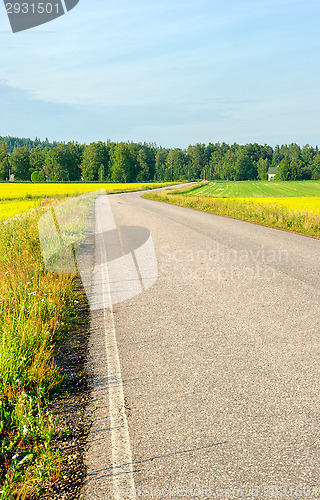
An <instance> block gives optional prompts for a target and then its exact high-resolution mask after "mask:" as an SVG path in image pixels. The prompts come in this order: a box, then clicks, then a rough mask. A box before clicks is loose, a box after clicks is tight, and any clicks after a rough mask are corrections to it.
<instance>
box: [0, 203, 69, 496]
mask: <svg viewBox="0 0 320 500" xmlns="http://www.w3.org/2000/svg"><path fill="white" fill-rule="evenodd" d="M43 210H44V209H43V208H38V209H36V210H35V211H33V212H31V213H28V214H25V215H24V216H21V217H18V218H14V219H12V220H10V221H8V223H6V224H3V223H2V224H0V317H1V324H0V439H1V443H2V444H1V449H0V490H1V495H0V498H1V499H3V500H6V499H15V498H19V499H20V498H21V499H23V498H30V497H31V496H32V497H35V496H37V495H38V493H39V491H40V489H41V486H42V485H43V484H44V483H48V482H52V481H54V480H55V479H56V478H57V477H59V474H60V469H61V458H60V457H59V455H58V454H57V453H56V452H54V451H53V450H52V447H51V440H52V438H53V436H54V434H55V422H54V420H53V418H52V416H50V414H48V413H46V412H45V407H46V405H47V403H48V401H49V398H50V396H51V395H52V394H53V393H54V392H55V391H56V390H57V389H58V388H59V384H60V382H61V375H60V373H59V370H58V369H57V367H56V365H55V362H54V354H53V353H54V346H55V343H56V342H57V341H58V340H59V339H60V338H61V336H62V335H63V332H64V331H67V329H68V327H69V325H71V322H72V321H73V320H74V318H75V314H76V312H75V304H74V299H75V291H74V290H75V287H74V281H73V276H72V275H66V274H53V273H50V272H49V271H47V270H46V268H45V266H44V264H43V260H42V255H41V248H40V243H39V238H38V226H37V221H38V219H39V217H40V216H41V215H43ZM70 328H71V326H70Z"/></svg>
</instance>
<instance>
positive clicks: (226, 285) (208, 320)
mask: <svg viewBox="0 0 320 500" xmlns="http://www.w3.org/2000/svg"><path fill="white" fill-rule="evenodd" d="M109 200H110V203H111V206H112V211H113V215H114V218H115V221H116V224H117V225H118V226H142V227H145V228H147V229H149V230H150V232H151V235H152V239H153V242H154V246H155V251H156V256H157V261H158V270H159V278H158V280H157V281H156V283H155V284H154V285H153V286H152V287H151V288H150V289H149V290H146V291H145V292H143V293H142V294H140V295H138V296H136V297H134V298H132V299H129V300H126V301H124V302H122V303H119V304H115V305H114V306H113V318H112V317H111V316H110V314H109V315H107V316H106V314H105V313H103V311H98V312H95V313H93V320H92V332H93V333H92V339H93V346H92V356H93V358H94V363H95V370H96V373H97V375H96V388H95V393H94V397H95V401H96V405H97V408H96V413H95V415H96V417H95V422H94V425H93V429H92V433H91V436H90V439H89V450H88V453H87V458H86V460H87V463H88V467H89V468H88V481H87V484H86V487H85V489H84V497H83V498H86V499H95V498H105V499H110V498H121V499H125V498H130V495H129V494H128V493H131V494H132V496H131V498H134V495H133V491H132V486H133V484H135V488H136V493H135V498H139V499H140V498H141V499H148V498H160V499H161V498H170V495H171V498H203V499H209V498H210V499H211V498H259V499H261V498H320V481H319V479H320V471H319V422H320V419H319V416H320V415H319V392H320V391H319V388H320V387H319V386H320V383H319V366H320V363H319V351H320V343H319V304H320V300H319V299H320V281H319V277H320V272H319V271H320V261H319V250H320V242H319V241H318V240H315V239H311V238H307V237H303V236H299V235H294V234H290V233H286V232H282V231H279V230H274V229H269V228H264V227H260V226H257V225H253V224H249V223H245V222H242V221H236V220H232V219H228V218H223V217H219V216H214V215H209V214H205V213H201V212H197V211H193V210H190V209H185V208H181V207H175V206H171V205H166V204H162V203H157V202H152V201H149V200H144V199H141V198H140V196H139V194H137V193H133V194H120V195H112V196H110V197H109ZM112 320H113V322H114V332H115V339H116V346H117V351H118V357H119V360H120V366H121V375H122V387H121V389H123V397H124V406H125V409H124V412H125V417H124V420H126V422H125V425H127V430H128V432H129V444H130V449H129V448H128V441H127V440H126V439H125V438H123V440H122V438H121V437H120V438H119V440H120V442H118V443H116V442H114V440H115V439H116V438H115V436H117V429H116V430H115V429H112V425H114V427H115V424H114V423H112V420H110V408H109V404H110V402H109V392H108V386H109V387H110V388H111V389H110V390H112V384H113V381H112V374H111V375H110V371H109V375H108V369H107V359H106V350H105V331H104V327H103V326H102V323H103V322H104V325H105V326H106V324H107V328H109V329H112V328H113V325H112V324H111V323H112ZM108 325H109V326H108ZM110 331H111V330H110ZM117 387H118V385H117ZM111 413H112V411H111ZM112 433H113V434H112ZM111 434H112V435H111ZM112 436H113V437H112ZM122 448H123V449H122ZM119 450H120V451H119ZM118 452H119V454H118ZM122 452H123V455H121V453H122ZM130 453H131V455H130ZM119 456H120V457H121V456H123V457H124V458H123V461H124V463H126V465H124V464H114V463H113V462H114V460H116V459H117V458H116V457H119ZM128 457H129V458H128ZM130 457H132V464H131V463H130V462H131V460H130ZM119 465H122V467H118V466H119ZM113 466H114V467H113ZM132 470H133V471H134V472H133V474H132ZM117 476H118V477H117ZM132 479H133V480H134V483H133V482H132ZM121 481H123V482H122V483H121ZM114 485H118V487H119V485H123V486H125V485H126V486H127V487H129V488H131V490H130V492H127V493H125V492H124V491H119V492H118V493H119V494H118V496H117V497H116V496H115V495H114V494H113V490H112V488H113V487H114ZM170 488H171V490H170ZM272 488H273V489H272ZM275 488H277V489H275ZM316 488H318V489H317V490H316ZM300 492H301V493H302V494H300ZM268 493H269V494H270V495H269V496H268V495H267V494H268ZM276 493H278V496H276V495H275V494H276ZM192 494H193V495H194V496H193V497H192ZM152 495H153V496H152ZM196 495H198V496H196ZM281 495H282V496H281Z"/></svg>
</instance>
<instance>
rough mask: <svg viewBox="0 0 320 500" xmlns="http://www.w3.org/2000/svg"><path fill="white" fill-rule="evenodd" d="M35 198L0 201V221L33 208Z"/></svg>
mask: <svg viewBox="0 0 320 500" xmlns="http://www.w3.org/2000/svg"><path fill="white" fill-rule="evenodd" d="M36 204H37V202H36V201H35V200H12V201H0V222H1V221H3V220H6V219H10V218H11V217H14V216H15V215H19V214H22V213H24V212H26V211H27V210H30V209H32V208H35V206H36Z"/></svg>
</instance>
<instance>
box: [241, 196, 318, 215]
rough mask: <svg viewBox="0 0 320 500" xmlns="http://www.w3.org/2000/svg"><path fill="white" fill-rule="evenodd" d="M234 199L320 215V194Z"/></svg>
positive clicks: (262, 205) (261, 205)
mask: <svg viewBox="0 0 320 500" xmlns="http://www.w3.org/2000/svg"><path fill="white" fill-rule="evenodd" d="M234 200H237V201H243V202H251V203H255V204H256V205H259V206H260V207H266V206H270V205H275V206H279V207H285V208H287V209H288V210H291V211H298V210H299V211H305V212H309V213H314V214H317V215H319V216H320V196H287V197H276V196H275V197H271V196H270V197H269V198H258V197H257V198H234Z"/></svg>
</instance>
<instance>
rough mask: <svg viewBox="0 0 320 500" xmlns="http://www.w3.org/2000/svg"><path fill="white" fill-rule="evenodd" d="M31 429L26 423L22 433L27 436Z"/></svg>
mask: <svg viewBox="0 0 320 500" xmlns="http://www.w3.org/2000/svg"><path fill="white" fill-rule="evenodd" d="M28 432H29V430H28V427H27V426H26V425H24V426H23V431H22V434H23V435H24V436H26V435H27V434H28Z"/></svg>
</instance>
